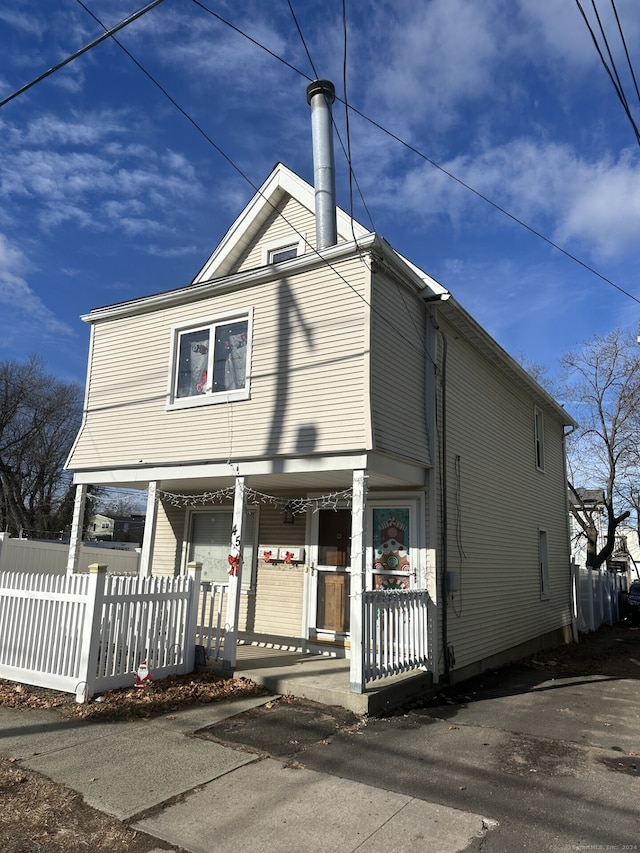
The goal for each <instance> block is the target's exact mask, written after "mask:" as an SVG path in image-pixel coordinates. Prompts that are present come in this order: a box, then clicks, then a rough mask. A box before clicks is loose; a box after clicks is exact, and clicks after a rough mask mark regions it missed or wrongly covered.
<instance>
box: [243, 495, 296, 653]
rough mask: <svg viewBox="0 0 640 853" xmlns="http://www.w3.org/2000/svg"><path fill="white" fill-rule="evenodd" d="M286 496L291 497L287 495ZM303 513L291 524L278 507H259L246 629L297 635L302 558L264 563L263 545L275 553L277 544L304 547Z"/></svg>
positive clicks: (270, 633) (269, 633)
mask: <svg viewBox="0 0 640 853" xmlns="http://www.w3.org/2000/svg"><path fill="white" fill-rule="evenodd" d="M289 497H291V496H290V495H289ZM305 530H306V514H304V513H302V514H299V515H296V516H295V519H294V523H293V524H284V523H283V513H282V510H281V509H280V508H279V507H274V506H269V505H268V504H267V505H265V506H263V507H262V508H261V511H260V531H259V542H260V546H259V549H258V574H257V582H256V595H255V602H254V605H255V606H254V612H253V614H252V617H253V621H252V620H251V619H250V620H249V622H248V624H247V631H248V632H249V633H251V632H253V633H255V634H264V635H267V636H274V637H290V638H292V637H298V638H299V637H300V634H301V631H302V612H303V604H304V589H305V583H304V582H305V570H306V554H305V562H304V563H301V564H295V565H293V564H286V563H275V562H270V563H267V562H265V561H264V559H263V552H264V550H265V548H268V549H269V550H271V551H272V552H273V553H274V555H275V553H276V552H277V550H278V549H279V548H287V547H292V548H304V547H305Z"/></svg>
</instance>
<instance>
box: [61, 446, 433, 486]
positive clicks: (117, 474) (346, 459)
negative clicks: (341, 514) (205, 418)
mask: <svg viewBox="0 0 640 853" xmlns="http://www.w3.org/2000/svg"><path fill="white" fill-rule="evenodd" d="M277 463H278V464H277V471H274V461H273V459H264V458H261V459H249V460H245V461H237V460H234V463H233V466H234V471H237V472H239V473H240V474H242V475H243V476H245V477H256V476H268V475H270V474H275V475H277V476H281V475H283V474H309V473H326V472H330V471H336V472H340V471H342V472H344V471H349V472H351V471H353V470H354V469H356V468H367V469H368V473H369V477H370V479H371V477H375V475H376V474H379V475H380V476H382V477H385V476H386V477H393V478H394V479H399V480H404V481H406V486H407V487H410V486H415V487H416V488H424V486H425V480H426V472H425V467H424V465H417V464H416V465H413V464H410V463H406V464H405V463H403V462H401V461H399V460H394V459H388V458H387V457H386V456H383V455H382V454H377V453H354V454H341V455H339V456H311V457H284V458H282V459H278V460H277ZM205 477H206V478H211V479H221V480H225V481H228V482H233V474H232V473H231V471H230V468H229V463H228V461H225V462H214V463H208V462H204V461H202V462H194V463H192V464H189V465H170V464H162V465H153V466H149V465H144V464H141V465H139V466H135V467H126V468H91V469H86V470H77V469H76V470H75V471H74V474H73V481H74V483H87V484H88V485H103V484H104V485H108V484H113V483H118V484H122V483H139V484H144V487H145V488H146V485H147V483H148V482H149V481H150V480H161V481H163V482H166V481H170V480H181V481H182V480H198V479H202V478H205ZM347 485H350V483H349V484H347ZM346 487H347V486H345V488H346ZM404 487H405V483H402V484H401V483H398V484H397V486H396V488H398V489H402V488H404Z"/></svg>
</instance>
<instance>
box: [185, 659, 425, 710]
mask: <svg viewBox="0 0 640 853" xmlns="http://www.w3.org/2000/svg"><path fill="white" fill-rule="evenodd" d="M198 669H199V670H202V669H209V670H211V671H214V672H221V671H222V662H221V661H210V660H209V661H207V666H206V667H198ZM233 674H234V677H235V678H248V679H250V680H251V681H254V682H255V683H256V684H259V685H260V686H261V687H265V688H266V689H267V690H270V691H271V692H272V693H277V694H280V695H288V696H295V697H296V698H298V699H309V700H310V701H313V702H320V703H322V704H323V705H338V706H340V707H342V708H346V709H347V710H349V711H352V712H353V713H354V714H359V715H365V714H367V715H369V716H376V715H379V714H383V713H385V712H386V711H389V710H391V709H393V708H397V707H398V706H399V705H402V704H403V703H404V702H406V701H408V700H409V699H411V698H412V697H413V696H417V695H418V694H420V695H421V696H425V695H429V694H430V693H435V692H436V689H437V686H434V684H433V678H432V675H431V673H430V672H422V671H419V672H418V671H413V672H409V673H404V674H402V675H396V676H392V677H389V678H385V679H380V680H379V681H375V682H372V683H371V684H370V685H369V686H368V687H367V689H366V690H365V692H364V693H353V692H352V691H351V690H350V689H349V661H348V660H346V659H345V658H335V657H329V656H326V655H312V654H305V653H303V652H290V651H283V650H277V649H265V648H256V647H252V646H239V647H238V656H237V660H236V669H235V672H234V673H233Z"/></svg>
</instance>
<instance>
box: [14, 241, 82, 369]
mask: <svg viewBox="0 0 640 853" xmlns="http://www.w3.org/2000/svg"><path fill="white" fill-rule="evenodd" d="M28 270H29V262H28V259H27V258H26V257H25V255H24V254H23V253H22V252H21V251H20V249H18V248H17V247H16V246H14V245H12V244H11V242H10V241H9V240H8V238H7V237H6V236H5V235H4V234H0V305H2V316H3V323H2V327H3V338H2V342H1V343H2V345H3V346H5V347H8V346H9V345H10V344H13V345H16V344H17V342H18V341H19V340H20V339H21V337H24V339H25V341H26V342H27V343H28V342H29V341H36V340H37V339H38V338H39V337H53V336H58V337H70V336H72V335H73V334H74V333H73V330H72V329H71V327H70V326H69V325H67V324H66V323H63V322H62V321H60V320H59V319H58V318H57V317H56V315H55V314H54V313H53V312H52V311H51V310H50V309H49V308H47V306H46V305H45V304H44V303H43V302H42V300H41V299H40V298H39V296H38V295H37V294H36V293H35V291H34V290H33V289H32V287H31V286H30V285H29V283H28V281H27V279H26V278H25V273H26V272H28ZM24 350H25V354H28V353H29V351H30V346H29V345H26V344H25V346H24Z"/></svg>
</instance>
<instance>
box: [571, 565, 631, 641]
mask: <svg viewBox="0 0 640 853" xmlns="http://www.w3.org/2000/svg"><path fill="white" fill-rule="evenodd" d="M573 577H574V585H575V596H574V600H575V602H576V610H577V613H576V620H577V623H578V630H579V631H580V632H581V633H583V634H585V633H588V632H590V631H595V630H596V629H597V628H599V627H600V625H603V624H605V623H606V624H608V625H613V624H615V623H616V622H619V621H620V620H621V619H622V616H623V601H624V593H625V591H626V589H627V579H626V577H625V576H624V575H620V574H617V573H615V572H609V571H607V570H606V569H590V568H586V567H585V566H576V565H575V563H574V564H573Z"/></svg>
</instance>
